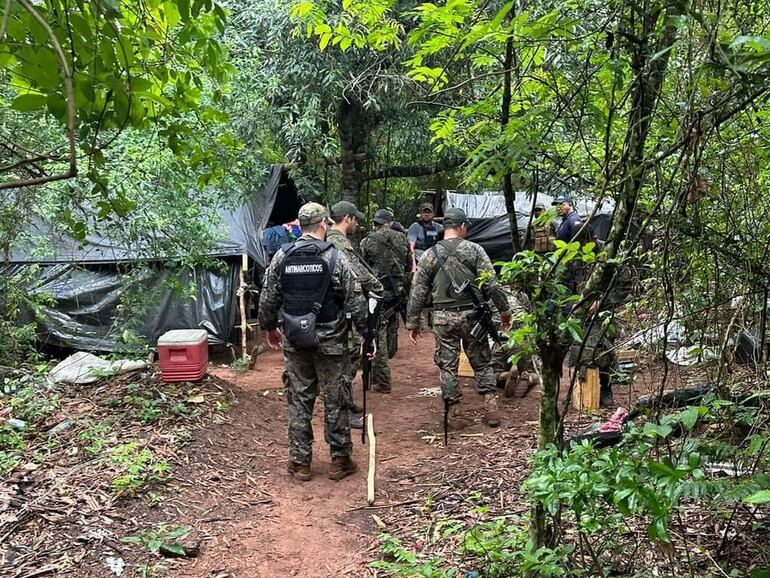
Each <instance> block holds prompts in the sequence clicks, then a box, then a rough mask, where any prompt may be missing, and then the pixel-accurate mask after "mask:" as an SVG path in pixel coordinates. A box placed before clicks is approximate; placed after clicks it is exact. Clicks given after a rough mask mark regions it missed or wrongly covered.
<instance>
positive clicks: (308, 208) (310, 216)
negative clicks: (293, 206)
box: [297, 203, 329, 225]
mask: <svg viewBox="0 0 770 578" xmlns="http://www.w3.org/2000/svg"><path fill="white" fill-rule="evenodd" d="M328 216H329V214H328V213H327V212H326V207H324V206H323V205H319V204H318V203H305V204H304V205H302V206H301V207H300V208H299V213H298V214H297V219H298V220H299V224H300V225H312V224H313V223H320V222H321V221H323V220H324V219H326V218H327V217H328Z"/></svg>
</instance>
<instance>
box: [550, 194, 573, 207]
mask: <svg viewBox="0 0 770 578" xmlns="http://www.w3.org/2000/svg"><path fill="white" fill-rule="evenodd" d="M562 203H569V204H570V205H571V204H572V199H570V198H569V197H568V196H567V195H556V196H555V197H554V199H553V202H552V203H551V205H561V204H562Z"/></svg>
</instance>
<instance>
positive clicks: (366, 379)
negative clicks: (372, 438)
mask: <svg viewBox="0 0 770 578" xmlns="http://www.w3.org/2000/svg"><path fill="white" fill-rule="evenodd" d="M379 305H380V301H379V299H375V298H374V297H369V298H367V300H366V333H365V334H364V343H363V347H362V349H361V386H362V388H363V406H364V419H363V421H364V427H363V428H362V429H361V443H362V444H364V445H365V444H366V392H367V391H369V383H370V381H371V370H372V360H371V359H369V354H370V353H371V352H372V344H373V343H374V340H375V339H376V338H377V314H378V313H379Z"/></svg>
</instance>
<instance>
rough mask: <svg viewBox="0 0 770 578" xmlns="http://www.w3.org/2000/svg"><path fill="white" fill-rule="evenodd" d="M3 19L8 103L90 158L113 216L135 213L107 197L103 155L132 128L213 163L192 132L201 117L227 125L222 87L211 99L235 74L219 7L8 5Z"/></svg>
mask: <svg viewBox="0 0 770 578" xmlns="http://www.w3.org/2000/svg"><path fill="white" fill-rule="evenodd" d="M3 21H4V22H5V23H6V24H7V26H6V29H5V32H6V34H5V37H4V38H3V39H2V45H0V46H2V48H3V51H2V54H3V58H0V73H4V74H5V75H7V78H8V79H9V80H10V86H11V87H12V92H11V93H10V94H9V95H8V98H9V100H10V101H11V102H10V107H11V108H12V109H13V110H15V111H18V112H19V113H22V114H25V115H26V114H29V115H31V116H32V118H38V117H39V116H40V115H48V116H49V117H50V118H51V119H53V120H54V121H55V122H56V123H58V124H59V125H61V126H62V127H65V128H66V132H67V133H68V134H67V140H69V141H70V144H69V145H63V146H62V148H63V149H64V151H62V152H63V154H62V156H63V157H64V158H65V159H66V158H67V156H68V155H73V154H74V155H77V152H76V150H74V147H75V146H77V148H78V149H80V151H82V153H83V154H84V155H86V158H87V160H88V173H89V179H90V180H91V181H92V183H93V184H94V186H95V187H96V188H98V189H101V190H102V191H103V192H104V193H105V195H104V201H105V203H107V205H105V206H106V207H108V209H107V210H108V211H109V213H114V214H115V215H117V216H124V215H125V213H126V212H128V211H131V210H132V209H133V208H135V205H134V204H133V203H131V202H130V201H127V200H126V199H125V198H123V197H121V196H120V195H119V194H114V193H113V194H110V192H109V191H108V190H107V187H106V180H105V179H104V175H103V173H102V171H101V168H102V167H103V166H104V165H105V163H106V158H105V150H106V149H107V148H108V147H109V145H110V144H111V142H113V141H114V139H115V134H116V133H120V132H121V131H123V130H124V129H126V128H127V127H132V128H134V129H139V130H146V129H148V128H157V129H158V131H159V132H158V134H159V136H160V137H161V138H162V139H163V141H164V145H165V146H166V147H168V149H170V150H171V151H173V152H174V153H176V154H185V155H188V157H189V160H190V161H191V162H192V163H193V164H196V163H200V162H201V161H205V160H206V159H209V158H211V153H210V152H208V151H206V150H205V149H203V148H202V147H200V146H199V145H200V142H199V141H198V140H197V139H196V138H195V130H194V128H193V127H194V124H195V123H196V119H207V118H211V119H220V120H221V112H220V111H218V110H217V109H216V108H214V107H213V106H212V103H213V101H216V100H218V98H221V94H220V93H219V92H218V90H219V89H215V90H214V91H213V92H214V94H213V98H211V99H209V94H210V93H211V92H212V87H216V86H217V85H218V84H221V83H223V82H224V81H225V80H226V78H227V76H228V75H229V74H230V73H231V72H232V69H231V67H230V65H229V64H228V62H227V57H226V52H225V50H224V49H223V47H222V46H221V45H220V44H219V42H218V41H217V36H218V34H220V33H221V32H222V31H223V30H224V27H225V21H226V20H225V13H224V10H223V9H222V8H221V6H219V5H218V4H216V3H214V2H206V3H202V2H195V3H193V4H192V5H190V4H189V3H188V2H172V1H166V2H146V1H144V0H121V1H119V2H92V3H80V4H76V5H73V6H70V5H68V4H64V3H62V2H61V1H59V0H48V1H46V2H42V3H36V4H31V3H27V2H11V3H10V13H9V14H7V15H5V17H4V20H3ZM218 94H219V96H218ZM17 136H18V135H17ZM20 144H21V143H20ZM68 147H69V151H68V150H67V148H68ZM57 158H58V155H56V156H54V157H49V156H44V157H43V158H42V160H43V161H46V160H49V159H53V160H56V159H57ZM25 162H26V161H25V159H22V161H21V164H20V166H23V165H24V164H25ZM70 162H77V159H76V158H75V160H74V161H70ZM54 166H56V165H55V164H54ZM12 174H13V173H12ZM65 174H68V175H69V176H70V177H72V176H75V175H74V174H71V173H65Z"/></svg>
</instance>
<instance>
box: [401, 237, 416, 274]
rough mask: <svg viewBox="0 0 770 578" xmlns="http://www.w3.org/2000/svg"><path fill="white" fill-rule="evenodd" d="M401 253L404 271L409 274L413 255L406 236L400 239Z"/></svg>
mask: <svg viewBox="0 0 770 578" xmlns="http://www.w3.org/2000/svg"><path fill="white" fill-rule="evenodd" d="M401 253H402V254H403V255H404V272H405V273H407V274H409V273H410V272H411V271H412V262H413V257H412V251H411V248H410V247H409V241H407V240H406V237H404V238H403V241H402V246H401Z"/></svg>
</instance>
